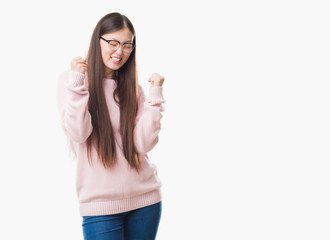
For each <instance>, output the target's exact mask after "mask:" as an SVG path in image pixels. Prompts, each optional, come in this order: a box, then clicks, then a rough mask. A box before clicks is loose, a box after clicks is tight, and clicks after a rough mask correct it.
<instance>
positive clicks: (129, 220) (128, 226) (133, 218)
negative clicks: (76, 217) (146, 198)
mask: <svg viewBox="0 0 330 240" xmlns="http://www.w3.org/2000/svg"><path fill="white" fill-rule="evenodd" d="M161 210H162V203H161V202H159V203H156V204H153V205H150V206H147V207H143V208H139V209H135V210H132V211H128V212H123V213H119V214H113V215H102V216H86V217H83V224H82V226H83V233H84V239H85V240H154V239H156V234H157V230H158V225H159V221H160V216H161Z"/></svg>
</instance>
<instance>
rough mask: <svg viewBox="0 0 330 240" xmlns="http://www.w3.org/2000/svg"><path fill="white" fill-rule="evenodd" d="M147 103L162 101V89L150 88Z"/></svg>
mask: <svg viewBox="0 0 330 240" xmlns="http://www.w3.org/2000/svg"><path fill="white" fill-rule="evenodd" d="M149 101H152V102H154V101H157V102H158V101H162V102H163V101H164V98H163V87H157V86H156V87H150V89H149Z"/></svg>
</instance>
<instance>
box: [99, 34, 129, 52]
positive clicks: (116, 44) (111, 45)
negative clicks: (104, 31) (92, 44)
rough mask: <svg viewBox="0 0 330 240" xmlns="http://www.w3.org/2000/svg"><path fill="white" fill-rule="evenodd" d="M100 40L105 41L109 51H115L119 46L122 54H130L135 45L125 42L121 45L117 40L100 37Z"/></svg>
mask: <svg viewBox="0 0 330 240" xmlns="http://www.w3.org/2000/svg"><path fill="white" fill-rule="evenodd" d="M100 38H101V39H102V40H104V41H106V42H107V43H108V45H109V49H110V50H111V51H117V50H118V48H119V47H120V45H121V46H122V49H123V52H125V53H130V52H132V51H133V49H134V47H135V45H134V44H133V43H131V42H125V43H121V42H119V41H117V40H107V39H105V38H103V37H100Z"/></svg>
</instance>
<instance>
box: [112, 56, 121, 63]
mask: <svg viewBox="0 0 330 240" xmlns="http://www.w3.org/2000/svg"><path fill="white" fill-rule="evenodd" d="M112 59H113V60H115V61H117V62H119V61H120V60H121V58H117V57H112Z"/></svg>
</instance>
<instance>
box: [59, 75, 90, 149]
mask: <svg viewBox="0 0 330 240" xmlns="http://www.w3.org/2000/svg"><path fill="white" fill-rule="evenodd" d="M85 80H86V76H85V75H84V74H82V73H79V72H74V71H66V72H64V73H63V74H62V75H61V76H60V78H59V81H58V89H57V102H58V108H59V112H60V117H61V122H62V128H63V130H64V132H65V134H66V135H67V136H68V137H69V138H70V139H71V140H72V141H74V142H77V143H83V142H85V141H86V140H87V138H88V137H89V135H90V134H91V133H92V130H93V126H92V121H91V115H90V113H89V111H88V100H89V93H88V90H87V88H86V85H85Z"/></svg>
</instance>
